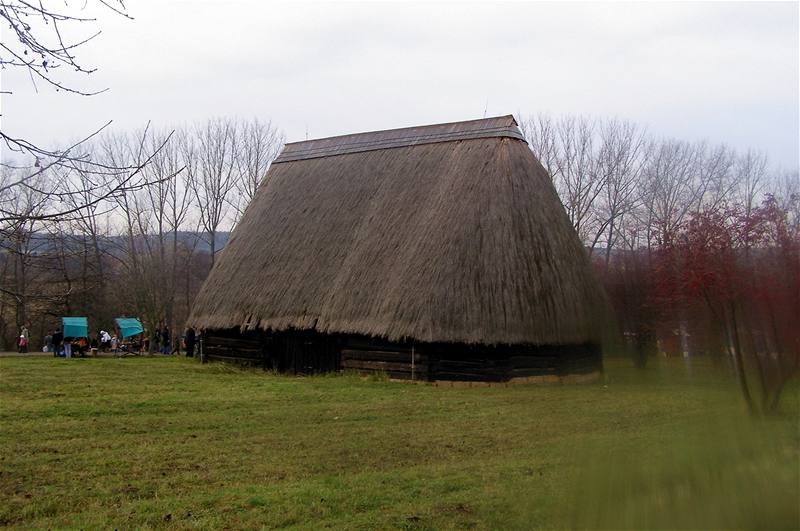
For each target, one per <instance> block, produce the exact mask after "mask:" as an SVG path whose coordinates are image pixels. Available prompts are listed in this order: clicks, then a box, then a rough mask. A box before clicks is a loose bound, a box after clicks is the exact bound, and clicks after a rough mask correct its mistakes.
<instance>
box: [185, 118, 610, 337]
mask: <svg viewBox="0 0 800 531" xmlns="http://www.w3.org/2000/svg"><path fill="white" fill-rule="evenodd" d="M601 300H602V296H601V294H600V291H599V288H598V286H597V283H596V282H595V280H594V278H593V276H592V273H591V270H590V265H589V261H588V258H587V256H586V252H585V250H584V248H583V246H582V245H581V242H580V241H579V240H578V237H577V235H576V234H575V232H574V230H573V229H572V226H571V225H570V222H569V220H568V219H567V216H566V214H565V213H564V210H563V208H562V206H561V203H560V202H559V200H558V197H557V196H556V192H555V190H554V188H553V186H552V184H551V182H550V179H549V178H548V176H547V174H546V172H545V170H544V169H543V168H542V166H541V165H540V164H539V162H538V161H537V160H536V159H535V158H534V156H533V154H532V153H531V151H530V149H529V148H528V146H527V144H526V143H525V141H524V140H523V137H522V136H521V135H520V133H519V130H518V129H517V126H516V122H515V121H514V119H513V117H511V116H503V117H498V118H489V119H485V120H474V121H470V122H458V123H453V124H442V125H434V126H426V127H415V128H408V129H396V130H391V131H380V132H376V133H364V134H356V135H346V136H340V137H334V138H326V139H321V140H310V141H307V142H296V143H292V144H287V145H286V147H285V148H284V150H283V152H282V153H281V155H280V156H279V157H278V159H277V160H276V161H275V163H274V164H273V165H272V166H271V168H270V170H269V172H268V174H267V177H266V179H265V184H264V185H263V186H262V187H261V188H260V189H259V190H258V193H257V194H256V197H255V199H254V200H253V202H252V204H251V205H250V206H249V207H248V209H247V211H246V212H245V214H244V217H243V218H242V220H241V222H240V223H239V225H238V226H237V227H236V229H235V230H234V232H233V234H232V236H231V239H230V241H229V242H228V244H227V246H226V247H225V249H224V250H223V251H222V252H221V254H220V256H219V258H218V259H217V261H216V263H215V265H214V268H213V270H212V271H211V273H210V275H209V277H208V279H207V280H206V282H205V284H204V285H203V288H202V289H201V292H200V294H199V295H198V297H197V300H196V302H195V305H194V311H193V313H192V316H191V318H190V322H191V323H192V324H193V325H195V326H198V327H203V328H232V327H241V328H243V329H253V328H262V329H272V330H286V329H290V328H294V329H315V330H318V331H321V332H343V333H358V334H367V335H374V336H382V337H386V338H388V339H390V340H396V339H415V340H418V341H444V342H465V343H487V344H498V343H501V344H502V343H506V344H513V343H532V344H559V343H581V342H586V341H597V339H598V333H597V332H598V331H597V325H596V323H597V320H596V316H597V312H598V311H599V309H600V306H601V304H602V303H601Z"/></svg>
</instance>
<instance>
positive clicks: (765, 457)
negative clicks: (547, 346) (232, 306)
mask: <svg viewBox="0 0 800 531" xmlns="http://www.w3.org/2000/svg"><path fill="white" fill-rule="evenodd" d="M799 406H800V401H799V400H798V385H797V383H796V382H793V384H792V385H791V386H790V387H789V388H788V389H787V391H786V392H785V396H784V399H783V403H782V408H781V413H780V415H778V416H776V417H774V418H768V419H752V418H750V417H749V416H748V415H747V413H746V411H745V409H744V407H743V404H742V402H741V400H740V397H739V395H738V392H737V389H736V388H735V386H734V384H733V381H732V380H731V379H730V377H729V376H727V375H726V374H725V373H724V371H722V370H720V369H715V368H713V367H711V366H706V365H704V364H702V363H695V364H694V365H693V366H692V367H691V370H690V371H688V370H687V369H686V367H685V366H684V365H683V364H682V363H681V362H675V363H671V362H670V363H668V362H666V361H662V362H661V363H658V364H654V365H653V366H651V367H650V368H648V369H647V370H645V371H638V370H635V369H633V368H629V367H628V363H627V362H624V361H622V360H611V361H608V362H607V364H606V374H605V381H604V382H603V383H600V384H593V385H563V386H537V385H517V386H497V387H477V388H449V387H434V386H430V385H412V384H406V383H398V382H391V381H382V380H381V379H375V378H373V379H362V378H359V377H357V376H353V375H345V376H339V375H337V376H321V377H305V378H304V377H288V376H280V375H274V374H269V373H265V372H262V371H258V370H239V369H235V368H231V367H228V366H225V365H221V364H212V365H200V364H197V363H194V362H193V361H191V360H185V359H171V358H124V359H73V360H63V359H52V358H33V359H22V358H3V359H0V422H1V424H0V427H1V430H2V431H1V432H0V498H1V499H0V524H2V525H7V526H18V527H20V528H23V527H24V528H65V527H66V528H70V527H72V528H118V529H133V528H137V529H147V528H162V527H170V528H178V529H181V528H198V527H199V528H222V527H227V528H232V529H233V528H254V527H255V528H260V527H268V528H269V527H297V528H306V529H319V528H323V527H334V528H370V529H371V528H405V529H412V528H413V529H417V528H420V529H440V528H462V527H472V528H478V529H483V528H491V529H498V528H503V529H508V528H532V527H543V528H561V527H580V528H585V527H590V528H594V527H603V528H619V527H629V528H651V527H665V528H675V527H692V528H721V527H726V528H727V527H737V528H797V527H798V526H800V515H799V514H798V511H799V510H798V500H800V492H799V489H800V477H799V474H800V472H799V471H800V466H798V465H799V459H800V457H799V456H800V454H799V450H800V439H799V437H798V408H799Z"/></svg>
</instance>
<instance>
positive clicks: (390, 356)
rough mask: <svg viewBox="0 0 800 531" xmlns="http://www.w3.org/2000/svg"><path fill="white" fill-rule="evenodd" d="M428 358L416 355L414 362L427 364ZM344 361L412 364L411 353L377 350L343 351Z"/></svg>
mask: <svg viewBox="0 0 800 531" xmlns="http://www.w3.org/2000/svg"><path fill="white" fill-rule="evenodd" d="M427 358H428V357H427V356H425V355H423V354H418V353H414V362H415V363H419V362H425V361H427ZM342 359H343V360H344V359H353V360H377V361H396V362H408V363H411V352H390V351H377V350H350V349H345V350H342Z"/></svg>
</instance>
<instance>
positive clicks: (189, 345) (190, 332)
mask: <svg viewBox="0 0 800 531" xmlns="http://www.w3.org/2000/svg"><path fill="white" fill-rule="evenodd" d="M186 357H187V358H193V357H194V328H192V327H191V326H190V327H189V328H187V329H186Z"/></svg>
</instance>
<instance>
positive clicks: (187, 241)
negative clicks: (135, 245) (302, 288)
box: [0, 231, 230, 254]
mask: <svg viewBox="0 0 800 531" xmlns="http://www.w3.org/2000/svg"><path fill="white" fill-rule="evenodd" d="M68 237H70V238H71V239H73V242H80V240H81V238H82V236H81V235H68ZM229 237H230V232H218V233H217V234H216V238H215V246H216V251H217V252H219V251H220V250H221V249H223V248H224V247H225V245H226V244H227V243H228V238H229ZM56 238H57V236H55V235H52V234H46V233H38V234H35V235H34V236H33V237H32V239H31V240H32V241H31V249H32V250H33V251H34V254H42V253H48V252H51V251H53V250H55V249H56ZM147 238H148V239H149V240H150V241H151V242H155V241H156V237H155V236H152V235H151V236H147ZM126 239H127V237H125V236H108V237H103V238H102V242H101V244H100V245H101V247H103V248H105V249H109V248H114V247H120V248H121V247H123V246H124V245H125V241H126ZM164 239H165V241H166V242H168V243H171V242H172V233H171V232H170V233H166V234H165V235H164ZM178 241H179V242H180V243H182V244H184V245H186V246H187V247H194V249H195V251H197V252H206V253H207V252H209V251H210V249H211V246H210V245H208V242H207V241H206V239H205V233H201V232H195V231H178ZM3 247H5V246H3ZM3 247H0V252H3V251H5V250H6V249H4V248H3Z"/></svg>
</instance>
